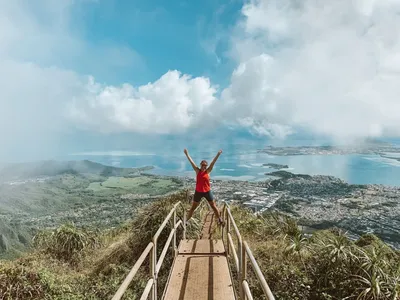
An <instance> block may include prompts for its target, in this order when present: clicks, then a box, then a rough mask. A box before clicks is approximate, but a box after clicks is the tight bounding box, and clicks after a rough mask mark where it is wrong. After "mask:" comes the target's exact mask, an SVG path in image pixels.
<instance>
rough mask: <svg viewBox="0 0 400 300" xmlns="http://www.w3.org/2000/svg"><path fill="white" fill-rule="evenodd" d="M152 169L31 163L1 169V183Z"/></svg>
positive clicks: (77, 163)
mask: <svg viewBox="0 0 400 300" xmlns="http://www.w3.org/2000/svg"><path fill="white" fill-rule="evenodd" d="M150 169H152V167H151V166H149V167H143V168H117V167H112V166H105V165H102V164H100V163H96V162H92V161H89V160H82V161H77V160H74V161H56V160H47V161H40V162H30V163H14V164H7V165H4V166H2V167H0V181H5V180H23V179H29V178H32V177H38V176H57V175H62V174H74V175H78V174H93V175H99V176H129V175H135V174H137V173H138V172H141V171H146V170H150Z"/></svg>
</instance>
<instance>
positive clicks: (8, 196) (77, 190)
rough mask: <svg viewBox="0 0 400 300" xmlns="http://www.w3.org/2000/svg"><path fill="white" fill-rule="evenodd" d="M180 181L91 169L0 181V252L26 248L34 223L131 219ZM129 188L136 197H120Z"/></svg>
mask: <svg viewBox="0 0 400 300" xmlns="http://www.w3.org/2000/svg"><path fill="white" fill-rule="evenodd" d="M100 182H104V183H105V188H104V190H103V191H102V192H100V190H99V191H98V192H94V191H93V190H91V189H88V187H89V186H91V187H93V186H96V185H98V186H99V183H100ZM182 185H183V184H182V182H180V181H178V182H177V181H174V180H173V179H171V180H170V179H159V178H158V177H151V176H140V177H129V178H125V177H115V176H114V177H110V178H109V177H103V176H100V175H97V174H85V175H80V174H62V175H58V176H53V177H51V178H48V179H47V180H46V181H44V182H27V183H24V184H21V185H7V184H3V185H2V193H1V195H0V258H16V257H18V256H19V255H20V254H21V251H22V252H23V251H26V250H28V249H29V247H30V241H31V239H32V237H33V235H34V234H35V233H36V232H37V229H38V228H48V229H54V228H56V227H58V226H60V225H62V224H65V223H68V222H74V223H75V224H76V225H77V226H86V227H96V228H100V229H104V228H110V227H115V226H119V225H120V224H121V223H122V222H124V221H126V220H128V219H131V218H132V217H133V216H134V213H135V210H136V209H137V208H138V207H140V206H142V205H144V204H145V203H149V202H151V201H153V200H154V199H153V198H154V197H160V196H161V195H163V194H166V193H168V192H171V191H174V190H176V188H177V187H182ZM131 194H133V195H141V197H139V198H134V197H126V198H124V197H122V196H126V195H131ZM146 194H147V195H146Z"/></svg>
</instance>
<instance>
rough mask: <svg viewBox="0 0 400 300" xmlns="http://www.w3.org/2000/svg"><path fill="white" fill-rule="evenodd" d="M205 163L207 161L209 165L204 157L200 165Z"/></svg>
mask: <svg viewBox="0 0 400 300" xmlns="http://www.w3.org/2000/svg"><path fill="white" fill-rule="evenodd" d="M203 163H205V164H207V165H208V162H207V161H206V160H205V159H203V160H202V161H201V162H200V166H201V165H202V164H203Z"/></svg>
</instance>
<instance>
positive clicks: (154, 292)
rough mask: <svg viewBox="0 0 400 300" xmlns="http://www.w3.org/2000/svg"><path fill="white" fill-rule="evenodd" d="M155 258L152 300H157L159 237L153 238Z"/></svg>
mask: <svg viewBox="0 0 400 300" xmlns="http://www.w3.org/2000/svg"><path fill="white" fill-rule="evenodd" d="M153 244H154V246H153V257H152V272H153V279H154V284H153V293H152V296H153V299H152V300H157V279H158V278H157V277H158V274H157V267H156V266H157V237H154V238H153Z"/></svg>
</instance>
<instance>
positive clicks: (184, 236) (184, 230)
mask: <svg viewBox="0 0 400 300" xmlns="http://www.w3.org/2000/svg"><path fill="white" fill-rule="evenodd" d="M183 239H184V240H186V209H185V207H184V208H183Z"/></svg>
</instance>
